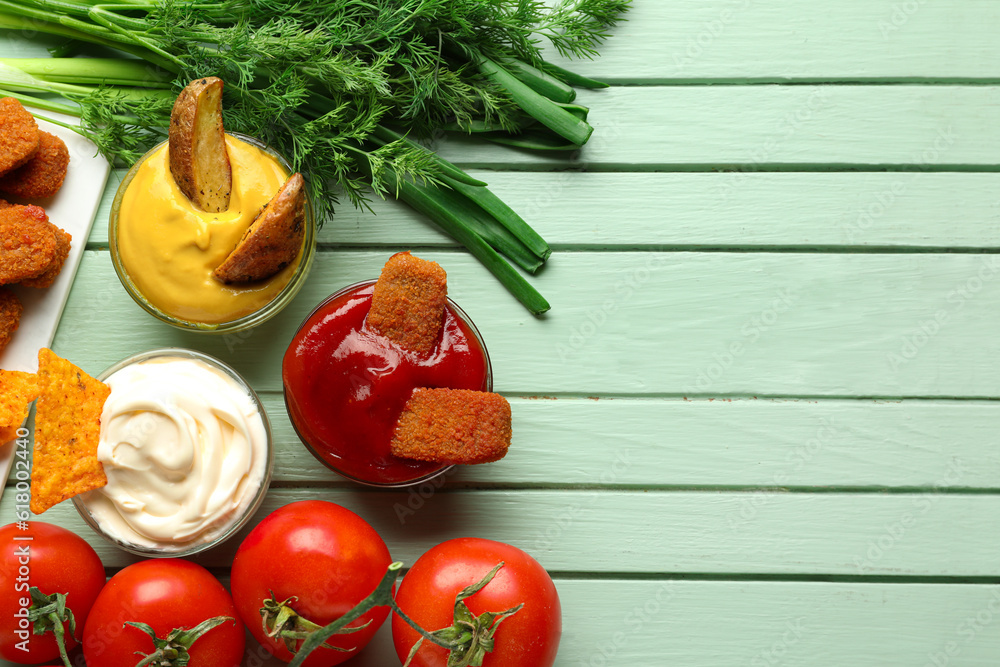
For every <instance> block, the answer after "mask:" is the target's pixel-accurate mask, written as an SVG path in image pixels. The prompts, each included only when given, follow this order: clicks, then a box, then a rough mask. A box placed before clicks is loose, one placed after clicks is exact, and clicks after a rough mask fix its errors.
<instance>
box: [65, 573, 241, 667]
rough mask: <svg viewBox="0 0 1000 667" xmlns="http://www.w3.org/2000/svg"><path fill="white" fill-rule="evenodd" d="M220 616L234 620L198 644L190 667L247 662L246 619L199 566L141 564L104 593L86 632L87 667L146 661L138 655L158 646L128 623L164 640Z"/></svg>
mask: <svg viewBox="0 0 1000 667" xmlns="http://www.w3.org/2000/svg"><path fill="white" fill-rule="evenodd" d="M216 616H228V617H229V618H231V619H232V620H229V621H226V622H224V623H223V624H222V625H219V626H217V627H214V628H212V629H211V630H209V631H208V632H206V633H205V634H204V635H202V636H201V637H199V638H198V639H197V640H196V641H195V642H194V644H193V645H192V646H191V649H190V651H189V653H190V656H191V661H190V663H189V667H238V666H239V664H240V662H241V661H242V660H243V649H244V646H245V638H244V628H243V621H241V620H240V618H239V616H238V615H237V613H236V607H234V606H233V599H232V598H231V597H230V596H229V593H227V592H226V589H225V588H223V587H222V584H220V583H219V581H218V580H217V579H216V578H215V577H214V576H212V574H211V573H210V572H209V571H208V570H206V569H205V568H203V567H201V566H200V565H195V564H194V563H189V562H188V561H185V560H179V559H174V558H164V559H156V560H144V561H140V562H138V563H134V564H132V565H129V566H128V567H126V568H125V569H123V570H122V571H121V572H119V573H118V574H116V575H115V576H113V577H111V580H110V581H108V584H107V586H105V587H104V590H103V591H101V594H100V595H99V596H98V598H97V602H95V603H94V608H93V609H92V610H91V612H90V618H88V619H87V625H86V627H85V628H84V630H83V656H84V658H86V660H87V664H88V665H99V666H100V667H135V664H136V663H137V662H139V661H140V660H141V659H142V658H141V656H138V655H136V652H139V653H141V654H142V655H149V654H151V653H153V652H154V650H155V648H154V645H153V640H152V638H151V637H150V636H149V635H148V634H146V633H145V632H143V631H142V630H140V629H139V628H136V627H133V626H131V625H125V623H127V622H130V621H131V622H133V623H145V624H147V625H149V626H150V627H152V628H153V630H154V631H155V632H156V636H157V637H159V638H161V639H162V638H166V637H167V635H169V634H170V632H171V631H172V630H174V629H177V628H184V629H190V628H193V627H195V626H197V625H198V624H200V623H202V622H203V621H206V620H208V619H210V618H214V617H216ZM154 664H158V663H154Z"/></svg>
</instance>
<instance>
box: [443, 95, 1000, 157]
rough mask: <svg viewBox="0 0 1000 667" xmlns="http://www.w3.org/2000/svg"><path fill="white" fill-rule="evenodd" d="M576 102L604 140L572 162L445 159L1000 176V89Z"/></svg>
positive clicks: (451, 145) (461, 145) (447, 145)
mask: <svg viewBox="0 0 1000 667" xmlns="http://www.w3.org/2000/svg"><path fill="white" fill-rule="evenodd" d="M577 101H578V102H579V103H580V104H584V105H586V106H589V107H591V109H592V111H591V114H590V118H589V120H590V121H591V124H592V125H593V126H594V128H595V130H594V135H593V137H592V138H591V140H590V141H589V142H588V143H587V145H586V146H585V147H584V148H583V149H582V150H581V151H579V152H578V153H573V154H570V155H569V156H568V157H567V156H566V155H564V154H560V153H552V154H550V155H539V154H537V153H529V152H527V151H517V150H514V149H510V148H506V147H503V146H483V145H482V143H481V142H477V141H473V140H470V139H466V138H462V137H459V138H448V139H446V140H443V141H441V142H439V145H438V146H437V147H436V149H437V151H438V153H439V154H440V155H441V156H442V157H445V158H447V159H448V160H451V161H453V162H455V163H457V164H459V165H461V166H465V167H479V168H489V169H493V168H495V169H505V168H514V169H529V170H545V169H559V168H577V169H591V170H596V169H600V170H617V171H630V170H631V171H642V170H661V171H662V170H706V169H716V168H739V169H742V170H745V171H759V170H772V169H780V168H792V169H798V170H802V169H806V170H812V169H815V168H817V167H822V168H824V169H828V168H845V167H848V166H850V167H855V168H867V169H883V168H886V167H892V166H895V165H911V166H915V167H921V168H929V167H941V166H955V165H971V166H975V167H978V168H995V167H996V165H997V155H998V154H1000V132H998V131H997V126H998V123H997V121H998V120H1000V87H997V86H914V85H898V86H852V85H844V86H810V85H800V86H779V85H765V86H726V85H719V86H680V87H678V86H664V87H621V88H608V89H606V90H600V91H583V92H581V93H580V95H579V97H578V98H577Z"/></svg>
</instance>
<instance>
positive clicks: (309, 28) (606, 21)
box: [0, 0, 630, 312]
mask: <svg viewBox="0 0 1000 667" xmlns="http://www.w3.org/2000/svg"><path fill="white" fill-rule="evenodd" d="M629 4H630V0H559V1H558V2H556V3H555V5H553V6H549V5H547V4H546V3H545V2H543V1H541V0H316V1H308V0H223V1H222V2H220V3H204V2H201V1H196V0H129V1H128V2H127V3H121V4H101V2H100V1H99V0H73V1H72V2H65V1H60V0H19V2H18V3H12V2H0V18H3V20H4V25H8V26H11V25H18V24H19V23H18V22H22V23H24V24H25V25H28V24H29V23H30V25H31V27H32V29H34V30H39V31H50V32H53V33H55V34H59V35H63V36H65V37H70V38H73V39H76V40H81V41H91V42H94V43H97V44H100V45H102V46H104V47H108V46H112V47H114V48H119V49H121V50H123V51H125V52H127V53H129V54H131V55H132V56H138V57H139V58H141V59H142V60H144V61H146V62H147V63H148V75H145V76H142V75H137V74H136V68H135V62H136V61H135V59H134V58H133V59H132V61H131V63H130V69H129V70H128V72H126V71H124V69H123V71H122V72H121V77H120V78H117V79H115V81H116V84H115V85H114V86H105V85H100V82H99V81H97V80H94V81H92V82H90V83H92V84H93V85H92V86H90V87H89V88H88V87H87V86H86V85H74V86H72V87H69V88H67V87H66V86H65V85H62V86H61V88H60V87H59V86H60V84H56V83H47V84H46V83H44V82H43V84H39V83H38V81H37V79H32V80H31V81H29V82H28V83H25V81H26V80H25V78H24V77H23V76H21V77H18V76H7V75H5V74H4V71H3V70H2V69H0V87H2V88H4V89H8V90H12V91H18V94H20V93H23V92H25V91H27V92H34V91H39V90H42V91H44V92H51V93H55V94H57V95H62V96H63V97H66V98H69V99H71V100H73V101H74V102H76V103H77V104H78V105H79V109H80V116H81V118H82V126H81V129H80V130H79V131H80V132H81V133H82V134H84V135H85V136H87V137H88V138H90V139H91V140H92V141H93V142H94V143H95V144H96V145H97V147H98V149H99V150H100V151H101V153H103V154H104V155H105V156H107V157H108V158H109V159H112V160H116V161H120V162H124V163H131V162H134V161H135V160H136V159H138V158H139V157H140V156H141V154H142V153H143V152H144V151H145V150H147V149H148V148H150V147H151V146H152V145H154V144H155V143H157V142H158V141H161V140H162V139H163V137H164V133H165V129H166V127H167V125H168V122H169V117H170V109H171V106H172V96H173V94H175V93H176V91H178V90H180V88H182V87H183V86H184V85H186V84H187V83H188V82H189V81H191V80H193V79H196V78H200V77H204V76H218V77H220V78H222V79H223V81H225V83H226V86H225V89H224V103H223V107H224V121H225V124H226V127H227V128H228V129H231V130H234V131H237V132H242V133H245V134H249V135H252V136H255V137H258V138H260V139H261V140H263V141H265V142H266V143H268V144H269V145H271V146H272V147H273V148H275V149H276V150H278V151H279V152H281V153H283V154H284V155H285V156H286V157H287V158H288V159H289V161H290V162H291V164H292V166H293V167H294V168H295V169H296V170H297V171H301V172H303V174H304V175H305V176H306V178H307V180H308V183H309V190H310V192H311V194H312V197H313V201H314V205H315V209H316V211H317V219H318V220H319V223H320V224H322V223H323V222H324V221H325V220H327V219H328V218H329V217H330V215H331V214H332V213H333V209H334V206H335V204H336V203H337V202H338V200H339V199H340V198H342V197H346V199H347V200H348V201H350V202H351V203H352V204H353V205H354V206H358V207H365V206H368V197H369V196H370V194H371V193H372V192H374V193H375V194H376V195H377V196H380V197H385V196H394V197H397V198H400V199H401V200H402V201H405V202H408V203H409V204H411V205H413V206H416V207H418V208H419V209H420V210H422V211H424V212H426V213H428V214H429V215H431V217H432V218H433V219H434V220H435V221H436V222H438V223H439V224H441V225H442V226H443V227H445V229H446V230H448V231H449V233H452V234H453V235H454V236H455V237H456V238H457V239H458V240H459V241H460V242H462V243H463V244H465V245H466V246H467V247H469V248H470V250H472V251H473V252H474V254H476V256H477V257H479V258H480V259H482V260H483V261H484V262H485V263H486V264H487V266H489V267H490V268H491V270H493V271H494V273H496V274H497V275H498V277H500V279H501V280H502V281H503V282H504V284H505V285H506V286H507V287H508V288H509V289H510V290H511V291H512V292H513V293H514V294H515V295H516V296H518V298H519V299H521V300H522V302H524V303H525V304H526V305H528V306H529V308H531V309H532V311H533V312H542V311H544V310H546V309H547V308H548V304H546V303H545V302H544V299H541V297H540V296H539V295H538V294H537V292H534V291H533V290H530V291H529V286H527V284H526V283H524V280H523V278H521V277H520V274H518V273H517V272H515V271H513V270H512V269H510V267H509V266H507V265H506V263H505V262H503V260H502V259H501V258H500V257H499V256H498V255H496V252H500V253H503V254H505V255H506V256H507V257H508V259H510V260H511V261H513V262H514V263H516V264H518V265H519V266H520V267H521V268H523V269H524V270H526V271H529V272H534V271H535V270H537V268H538V266H540V264H541V262H543V261H544V260H545V258H546V257H548V254H549V252H550V251H549V249H548V246H547V245H546V244H545V243H544V241H542V240H541V237H539V236H538V235H537V234H535V233H534V232H533V231H532V230H531V229H530V227H528V225H527V223H525V222H524V221H523V220H521V219H520V218H519V217H517V216H516V214H515V213H513V211H510V209H509V208H507V207H505V206H503V205H502V202H500V201H499V200H498V199H497V198H496V197H495V196H494V195H492V193H489V191H488V190H486V189H485V187H484V184H482V183H481V182H479V181H476V180H475V179H471V178H470V177H468V175H466V174H464V173H463V172H461V170H459V169H457V168H456V167H454V166H453V165H449V164H447V163H445V162H444V161H443V160H441V159H440V158H439V157H438V156H436V155H435V154H434V153H433V152H432V151H431V150H429V149H427V148H425V147H424V146H421V145H419V144H418V143H415V142H414V141H412V139H428V138H435V137H437V136H439V135H440V133H441V132H444V131H447V130H457V131H460V132H464V133H481V134H480V136H482V137H483V138H485V139H489V140H496V141H506V142H508V143H512V144H514V145H519V146H531V147H536V148H541V149H569V148H576V147H579V146H580V145H582V144H583V143H584V142H585V141H586V140H587V139H588V138H589V136H590V133H591V132H592V128H591V127H590V126H589V125H588V124H587V122H586V109H583V108H582V107H577V106H572V105H567V102H570V101H571V100H572V94H573V93H572V89H571V88H570V87H569V86H568V85H567V84H570V85H574V84H575V85H600V84H599V83H597V82H591V81H589V80H587V79H584V78H583V77H578V76H576V75H573V74H572V73H570V72H567V71H566V70H562V69H561V68H557V67H554V66H550V65H549V64H548V63H546V62H545V60H544V58H543V54H542V51H541V46H542V44H543V43H544V42H549V43H551V44H552V45H553V46H554V47H555V49H556V50H557V51H558V52H559V53H560V54H563V55H566V56H574V57H588V58H589V57H593V56H594V55H596V53H597V48H598V47H599V46H600V44H601V43H602V42H603V41H604V40H605V39H606V38H607V37H608V35H609V30H610V29H611V28H612V27H613V26H614V25H616V23H617V22H618V21H620V20H621V17H622V14H623V13H624V12H625V11H626V10H627V9H628V7H629ZM64 60H66V61H67V68H73V67H74V65H73V64H70V61H77V63H76V67H77V68H78V70H79V71H76V72H74V74H73V78H72V80H73V81H74V82H79V83H81V84H86V83H87V78H86V74H85V71H84V70H82V69H80V68H82V64H81V60H82V59H79V58H73V59H64ZM171 79H172V81H173V87H174V91H173V92H171V91H165V90H163V89H162V86H164V85H165V84H164V81H166V80H171ZM129 83H132V84H133V85H128V84H129ZM39 85H42V87H41V88H39ZM18 86H20V87H18ZM46 86H48V87H46ZM153 86H156V87H158V88H156V89H155V90H154V89H153ZM581 109H582V111H581ZM387 137H388V138H387ZM456 183H457V184H458V185H456ZM470 188H472V189H470ZM478 189H481V191H480V190H478ZM484 193H488V194H484ZM472 218H474V219H475V220H476V222H475V225H474V226H463V224H464V223H463V222H462V220H464V219H472ZM491 221H492V222H491ZM489 246H492V248H490V247H489ZM501 264H502V266H501ZM503 267H507V268H503ZM522 283H523V284H522Z"/></svg>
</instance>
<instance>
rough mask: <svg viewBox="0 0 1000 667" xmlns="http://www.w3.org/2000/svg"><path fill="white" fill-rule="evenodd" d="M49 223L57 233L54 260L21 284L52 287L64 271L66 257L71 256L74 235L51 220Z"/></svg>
mask: <svg viewBox="0 0 1000 667" xmlns="http://www.w3.org/2000/svg"><path fill="white" fill-rule="evenodd" d="M49 225H50V226H51V227H52V231H53V232H54V233H55V235H56V254H55V257H53V258H52V261H51V262H49V265H48V266H47V267H45V270H44V271H42V272H41V273H39V274H38V275H37V276H35V277H34V278H25V279H24V280H22V281H21V284H22V285H24V286H25V287H37V288H39V289H44V288H46V287H51V286H52V283H54V282H55V281H56V278H58V277H59V272H60V271H62V267H63V264H65V263H66V258H67V257H69V249H70V247H71V246H72V241H73V236H72V235H71V234H69V232H66V231H65V230H62V229H60V228H59V227H56V226H55V225H53V224H52V223H51V222H50V223H49Z"/></svg>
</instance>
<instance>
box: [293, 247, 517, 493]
mask: <svg viewBox="0 0 1000 667" xmlns="http://www.w3.org/2000/svg"><path fill="white" fill-rule="evenodd" d="M447 289H448V288H447V278H446V275H445V271H444V269H442V268H441V267H440V266H439V265H438V264H436V263H435V262H430V261H427V260H424V259H420V258H418V257H414V256H413V255H411V254H410V253H408V252H402V253H398V254H396V255H393V256H392V257H391V258H390V259H389V261H388V262H386V265H385V267H384V268H383V270H382V275H381V277H380V278H379V279H378V281H375V282H372V281H368V282H363V283H358V284H356V285H351V286H349V287H346V288H344V289H343V290H341V291H340V292H337V293H336V294H334V295H333V296H331V297H330V298H328V299H327V300H326V301H324V302H323V303H321V304H320V305H319V306H318V307H317V308H316V310H314V311H313V312H312V314H310V315H309V316H308V317H307V318H306V320H305V322H303V324H302V326H301V327H300V328H299V330H298V332H296V334H295V336H294V337H293V339H292V342H291V344H290V345H289V347H288V350H287V351H286V352H285V357H284V360H283V362H282V380H283V383H284V390H285V404H286V406H287V408H288V415H289V417H290V418H291V421H292V425H293V426H294V427H295V429H296V431H297V432H298V434H299V437H300V438H301V439H302V441H303V443H305V445H306V447H307V448H308V449H309V450H310V451H311V452H312V453H313V455H315V456H316V458H318V459H319V460H320V461H322V462H323V463H324V464H326V465H327V466H328V467H329V468H331V469H332V470H334V471H335V472H338V473H340V474H341V475H343V476H345V477H348V478H350V479H354V480H356V481H359V482H362V483H365V484H371V485H376V486H402V485H406V484H413V483H416V482H420V481H424V480H426V479H428V478H430V477H433V476H435V475H437V474H440V473H441V472H443V471H444V470H445V469H446V468H448V467H449V466H451V465H454V464H472V463H486V462H489V461H496V460H499V459H501V458H503V456H504V455H505V454H506V453H507V449H508V447H509V446H510V440H511V413H510V405H509V404H508V403H507V400H506V399H504V398H503V397H502V396H499V395H497V394H493V393H491V389H492V375H491V370H490V361H489V356H488V354H487V352H486V347H485V345H484V344H483V341H482V339H481V338H480V336H479V332H478V331H477V330H476V328H475V326H474V325H473V324H472V322H471V320H469V318H468V316H466V315H465V313H464V312H462V310H461V309H460V308H459V307H458V306H457V305H455V303H454V302H452V301H451V300H450V299H448V298H447Z"/></svg>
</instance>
